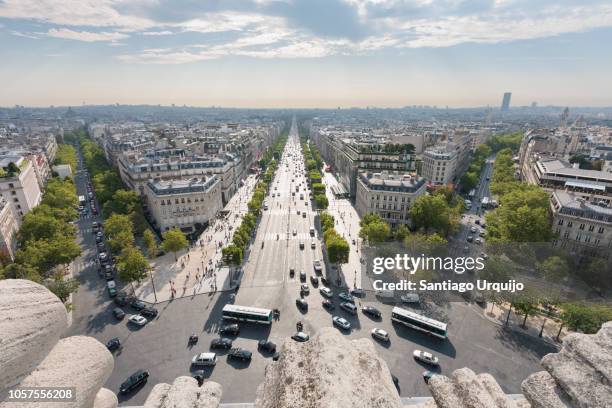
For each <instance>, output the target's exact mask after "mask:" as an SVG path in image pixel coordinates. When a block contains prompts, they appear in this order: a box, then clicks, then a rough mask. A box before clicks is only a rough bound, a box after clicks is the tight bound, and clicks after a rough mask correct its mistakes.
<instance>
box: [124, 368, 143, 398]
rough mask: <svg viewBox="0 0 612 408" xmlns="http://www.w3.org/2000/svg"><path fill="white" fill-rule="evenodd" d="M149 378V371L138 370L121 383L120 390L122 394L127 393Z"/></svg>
mask: <svg viewBox="0 0 612 408" xmlns="http://www.w3.org/2000/svg"><path fill="white" fill-rule="evenodd" d="M148 378H149V372H148V371H146V370H138V371H136V372H135V373H134V374H132V375H130V376H129V377H128V378H127V380H125V381H124V382H123V383H121V386H120V387H119V392H120V393H121V394H127V393H128V392H130V391H132V390H134V389H136V388H137V387H139V386H141V385H142V384H144V383H146V382H147V379H148Z"/></svg>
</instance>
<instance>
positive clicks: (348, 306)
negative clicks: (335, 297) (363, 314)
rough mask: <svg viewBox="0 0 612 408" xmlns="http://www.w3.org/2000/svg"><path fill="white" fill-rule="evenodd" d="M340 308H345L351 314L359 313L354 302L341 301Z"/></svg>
mask: <svg viewBox="0 0 612 408" xmlns="http://www.w3.org/2000/svg"><path fill="white" fill-rule="evenodd" d="M340 309H343V310H344V311H346V312H348V313H350V314H357V306H355V304H354V303H350V302H342V303H340Z"/></svg>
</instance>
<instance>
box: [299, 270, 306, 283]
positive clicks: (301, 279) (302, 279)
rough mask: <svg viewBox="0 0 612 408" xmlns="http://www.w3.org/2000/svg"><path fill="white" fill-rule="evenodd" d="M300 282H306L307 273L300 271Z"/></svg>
mask: <svg viewBox="0 0 612 408" xmlns="http://www.w3.org/2000/svg"><path fill="white" fill-rule="evenodd" d="M300 282H306V272H304V271H300Z"/></svg>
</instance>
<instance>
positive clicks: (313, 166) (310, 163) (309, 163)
mask: <svg viewBox="0 0 612 408" xmlns="http://www.w3.org/2000/svg"><path fill="white" fill-rule="evenodd" d="M306 168H307V169H308V171H310V170H316V168H317V162H316V161H315V160H308V161H306Z"/></svg>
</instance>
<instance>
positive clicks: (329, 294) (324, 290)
mask: <svg viewBox="0 0 612 408" xmlns="http://www.w3.org/2000/svg"><path fill="white" fill-rule="evenodd" d="M319 293H321V295H323V296H325V297H326V298H330V297H332V296H334V292H332V290H331V289H330V288H327V287H325V286H322V287H321V288H319Z"/></svg>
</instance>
